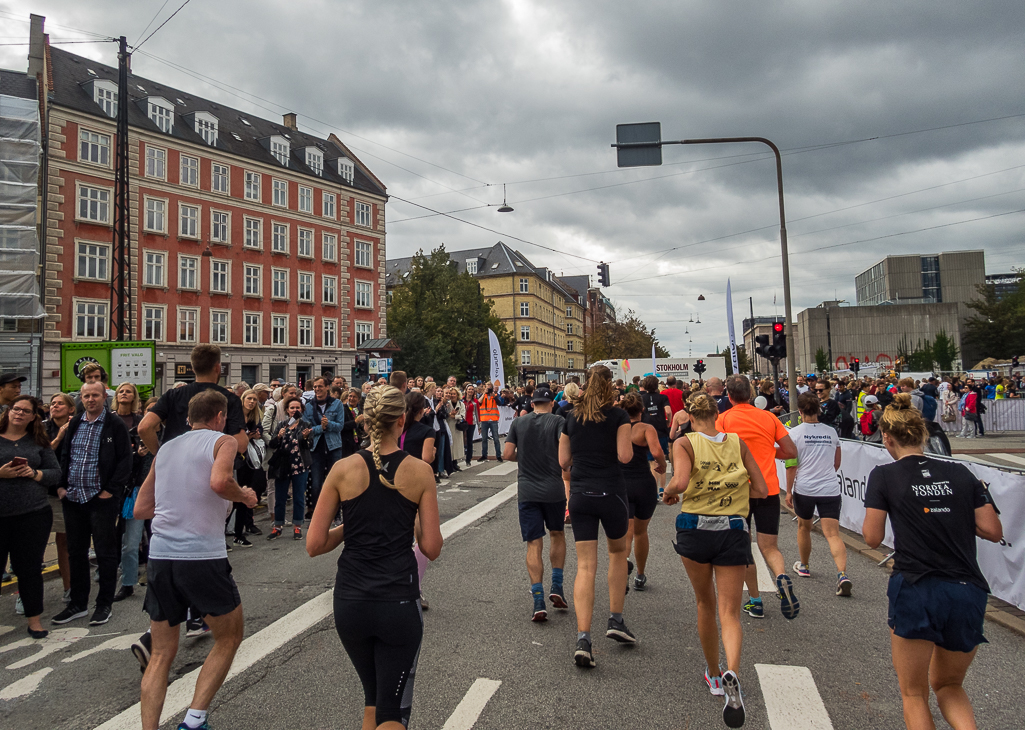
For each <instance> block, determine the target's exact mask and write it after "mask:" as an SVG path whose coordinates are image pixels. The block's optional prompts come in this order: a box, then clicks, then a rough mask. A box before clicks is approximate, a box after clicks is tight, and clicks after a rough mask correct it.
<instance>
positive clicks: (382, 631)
mask: <svg viewBox="0 0 1025 730" xmlns="http://www.w3.org/2000/svg"><path fill="white" fill-rule="evenodd" d="M334 604H335V629H336V630H337V631H338V638H340V639H341V640H342V646H344V647H345V653H346V654H348V655H349V659H350V660H351V661H352V665H353V666H354V667H355V668H356V673H357V674H358V675H359V679H360V681H361V682H362V683H363V704H364V706H365V707H373V708H375V713H376V719H375V722H377V724H378V725H381V724H383V723H386V722H401V723H402V724H403V726H408V725H409V714H410V711H411V710H412V707H413V680H414V679H415V678H416V664H417V661H418V660H419V658H420V642H421V641H422V640H423V635H424V622H423V613H422V612H421V610H420V601H350V600H346V599H343V598H338V597H337V596H335V599H334Z"/></svg>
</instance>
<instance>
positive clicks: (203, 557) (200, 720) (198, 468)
mask: <svg viewBox="0 0 1025 730" xmlns="http://www.w3.org/2000/svg"><path fill="white" fill-rule="evenodd" d="M227 410H228V401H227V398H226V397H225V396H224V395H223V394H222V393H220V392H218V391H216V390H213V389H209V390H204V391H202V392H200V393H198V394H197V395H195V396H193V397H192V399H191V400H190V401H189V423H190V424H191V425H192V430H191V431H189V432H188V433H186V434H183V435H181V436H179V437H178V438H176V439H173V440H171V441H169V442H167V443H165V444H164V445H163V447H162V448H161V449H160V451H158V452H157V455H156V458H155V459H154V460H153V467H152V469H150V473H149V475H148V476H147V477H146V481H145V482H143V485H142V488H141V489H140V490H139V496H138V498H137V499H136V502H135V519H152V520H153V523H152V525H153V536H152V538H151V539H150V552H149V563H148V566H147V583H148V586H147V591H146V603H145V609H146V612H147V613H148V614H149V616H150V630H151V632H152V642H153V648H152V653H151V655H150V659H149V664H148V666H147V667H146V673H145V674H144V675H143V678H142V726H143V728H144V730H157V728H158V727H159V724H160V714H161V711H162V709H163V706H164V697H165V695H166V693H167V675H168V671H169V670H170V668H171V663H172V662H173V661H174V657H175V654H177V652H178V635H179V629H178V625H179V624H181V623H182V622H183V621H185V618H186V614H187V613H188V610H189V606H190V605H191V606H195V607H196V608H197V609H198V610H199V611H200V612H201V613H202V614H203V617H204V618H205V619H206V622H207V624H208V625H209V626H210V629H211V630H212V632H213V635H214V645H213V648H211V650H210V653H209V654H208V655H207V658H206V661H205V662H204V663H203V669H202V671H201V672H200V674H199V679H198V680H197V682H196V690H195V693H194V694H193V697H192V703H191V705H190V706H189V711H188V714H187V715H186V716H185V720H184V721H183V722H182V723H181V724H180V725H179V726H178V728H179V730H182V728H184V729H186V730H199V729H200V728H209V725H208V724H207V722H206V714H207V709H208V708H209V707H210V702H211V701H212V700H213V697H214V695H215V694H216V693H217V690H218V689H220V687H221V684H222V683H223V682H224V678H225V677H226V676H227V674H228V669H230V667H231V662H232V660H233V659H234V658H235V652H236V651H237V650H238V647H239V644H241V643H242V630H243V620H242V599H241V598H240V597H239V594H238V588H237V587H236V586H235V580H234V579H233V578H232V577H231V565H230V564H229V563H228V552H227V548H226V547H225V544H224V520H225V518H226V517H227V515H228V512H230V511H231V503H232V502H244V503H245V504H246V505H248V506H249V507H253V506H255V505H256V493H255V492H254V491H253V490H252V489H249V488H248V487H244V488H243V487H239V485H238V483H237V482H236V481H235V479H234V478H233V476H232V469H233V466H234V462H235V454H236V452H237V448H236V446H237V445H236V443H235V439H234V438H233V437H231V436H228V435H226V434H224V433H223V431H224V424H225V420H226V418H227Z"/></svg>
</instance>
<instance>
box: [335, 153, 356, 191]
mask: <svg viewBox="0 0 1025 730" xmlns="http://www.w3.org/2000/svg"><path fill="white" fill-rule="evenodd" d="M355 173H356V166H355V165H353V164H352V160H350V159H349V158H348V157H339V158H338V175H339V177H341V178H342V179H343V180H345V182H347V183H349V184H350V185H352V179H353V177H354V175H355Z"/></svg>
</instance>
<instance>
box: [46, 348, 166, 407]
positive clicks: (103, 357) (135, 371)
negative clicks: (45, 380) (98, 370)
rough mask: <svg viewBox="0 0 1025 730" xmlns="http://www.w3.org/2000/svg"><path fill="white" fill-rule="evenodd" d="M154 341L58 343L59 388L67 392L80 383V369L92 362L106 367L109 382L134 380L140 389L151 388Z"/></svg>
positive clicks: (111, 384) (152, 382) (148, 391)
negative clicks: (59, 350)
mask: <svg viewBox="0 0 1025 730" xmlns="http://www.w3.org/2000/svg"><path fill="white" fill-rule="evenodd" d="M155 355H156V343H155V342H154V341H153V340H140V341H137V342H71V343H68V342H65V343H63V344H62V345H61V390H63V391H64V392H65V393H70V392H73V391H76V390H79V389H80V388H81V387H82V382H83V380H82V377H81V376H80V375H79V371H80V370H81V369H82V368H83V367H85V365H87V364H88V363H91V362H95V363H99V365H100V366H101V367H102V368H103V369H104V370H106V371H107V373H108V374H109V376H110V386H111V387H112V388H116V387H117V386H118V385H120V384H121V383H134V384H135V386H136V387H137V388H138V389H139V390H140V391H141V392H143V393H146V394H148V393H150V392H152V390H153V386H154V384H155V383H154V378H155V377H156V368H155V367H154V360H155Z"/></svg>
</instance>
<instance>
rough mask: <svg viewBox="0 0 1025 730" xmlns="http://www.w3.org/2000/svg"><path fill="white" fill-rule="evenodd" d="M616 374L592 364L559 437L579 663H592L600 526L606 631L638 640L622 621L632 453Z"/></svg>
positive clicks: (622, 639) (618, 637) (626, 639)
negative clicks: (625, 467) (566, 476)
mask: <svg viewBox="0 0 1025 730" xmlns="http://www.w3.org/2000/svg"><path fill="white" fill-rule="evenodd" d="M616 395H617V393H616V390H615V388H613V387H612V372H611V371H610V370H609V369H608V368H607V367H605V366H604V365H596V366H595V367H593V368H591V370H590V373H589V374H588V379H587V388H586V389H585V390H584V395H583V397H581V399H580V402H579V403H578V404H577V405H576V406H575V407H574V408H573V412H572V413H570V415H569V417H568V418H567V419H566V430H565V432H564V433H563V434H562V437H561V438H560V440H559V463H560V465H561V466H562V468H563V469H569V470H570V497H569V514H570V519H571V520H572V522H573V538H574V542H575V543H576V549H577V576H576V580H575V581H574V583H573V604H574V605H573V609H574V611H576V615H577V646H576V652H575V654H574V657H573V660H574V662H576V664H577V666H580V667H593V666H594V655H593V653H592V652H591V619H592V618H593V614H594V577H595V572H596V571H597V567H598V527H599V525H600V526H601V528H602V529H603V530H604V532H605V539H606V542H607V543H608V549H609V609H610V611H611V613H612V615H611V616H610V617H609V622H608V630H607V631H606V632H605V635H606V636H607V637H608V638H610V639H614V640H616V641H620V642H623V643H629V644H633V643H635V642H636V641H637V638H636V637H635V636H634V635H633V634H632V633H630V630H629V629H627V628H626V624H624V623H623V599H624V598H625V596H626V581H627V565H626V563H627V560H626V550H627V548H626V533H627V530H628V529H629V526H630V517H629V512H628V509H627V502H626V482H625V481H624V480H623V474H622V472H621V471H620V470H619V468H618V467H619V465H620V464H626V463H627V462H629V461H630V459H631V458H632V457H633V450H632V449H631V448H630V418H629V416H627V415H626V411H624V410H623V409H621V408H616V407H615V406H613V405H612V404H613V403H614V402H615V399H616Z"/></svg>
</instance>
